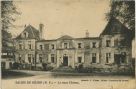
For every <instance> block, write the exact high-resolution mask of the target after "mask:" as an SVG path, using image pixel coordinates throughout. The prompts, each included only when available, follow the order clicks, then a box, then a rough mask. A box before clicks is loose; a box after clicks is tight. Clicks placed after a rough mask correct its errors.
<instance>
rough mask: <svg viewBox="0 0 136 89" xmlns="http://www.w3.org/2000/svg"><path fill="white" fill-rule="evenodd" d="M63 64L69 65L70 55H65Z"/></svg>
mask: <svg viewBox="0 0 136 89" xmlns="http://www.w3.org/2000/svg"><path fill="white" fill-rule="evenodd" d="M63 66H68V56H64V57H63Z"/></svg>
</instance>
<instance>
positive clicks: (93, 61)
mask: <svg viewBox="0 0 136 89" xmlns="http://www.w3.org/2000/svg"><path fill="white" fill-rule="evenodd" d="M92 63H96V53H92Z"/></svg>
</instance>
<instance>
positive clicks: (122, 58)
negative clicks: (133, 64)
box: [121, 52, 126, 63]
mask: <svg viewBox="0 0 136 89" xmlns="http://www.w3.org/2000/svg"><path fill="white" fill-rule="evenodd" d="M125 62H126V52H122V53H121V63H125Z"/></svg>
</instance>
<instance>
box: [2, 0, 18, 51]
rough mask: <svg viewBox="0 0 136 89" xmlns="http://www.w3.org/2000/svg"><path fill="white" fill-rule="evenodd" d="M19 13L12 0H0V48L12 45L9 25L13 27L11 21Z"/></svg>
mask: <svg viewBox="0 0 136 89" xmlns="http://www.w3.org/2000/svg"><path fill="white" fill-rule="evenodd" d="M17 15H20V13H19V12H18V11H17V8H16V6H15V4H14V3H13V1H1V19H2V49H4V50H6V49H8V48H9V49H10V47H12V46H11V45H12V39H11V38H12V35H11V33H9V32H8V31H9V28H10V27H15V26H14V25H13V22H15V21H16V16H17Z"/></svg>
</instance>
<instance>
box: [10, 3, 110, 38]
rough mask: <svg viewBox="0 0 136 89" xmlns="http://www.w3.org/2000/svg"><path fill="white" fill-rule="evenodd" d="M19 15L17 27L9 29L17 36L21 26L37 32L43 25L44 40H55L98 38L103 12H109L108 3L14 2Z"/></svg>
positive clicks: (104, 22) (102, 25) (103, 17)
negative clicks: (86, 36) (62, 37)
mask: <svg viewBox="0 0 136 89" xmlns="http://www.w3.org/2000/svg"><path fill="white" fill-rule="evenodd" d="M15 3H16V5H17V7H18V8H19V11H20V12H21V13H22V14H21V16H20V17H19V18H18V20H17V21H16V22H15V23H14V24H16V25H18V26H20V27H18V28H14V30H12V33H13V34H19V33H20V32H21V31H23V30H24V25H25V24H26V25H28V24H31V25H32V26H34V27H35V28H37V29H39V28H38V26H39V23H43V24H44V38H45V39H56V38H59V37H60V36H62V35H70V36H72V37H85V32H86V30H88V31H89V33H90V37H96V36H99V34H100V33H101V32H102V30H103V29H104V28H105V26H106V24H107V21H106V20H105V13H107V12H108V11H109V9H110V8H109V1H108V0H23V1H18V2H17V1H16V2H15Z"/></svg>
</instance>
